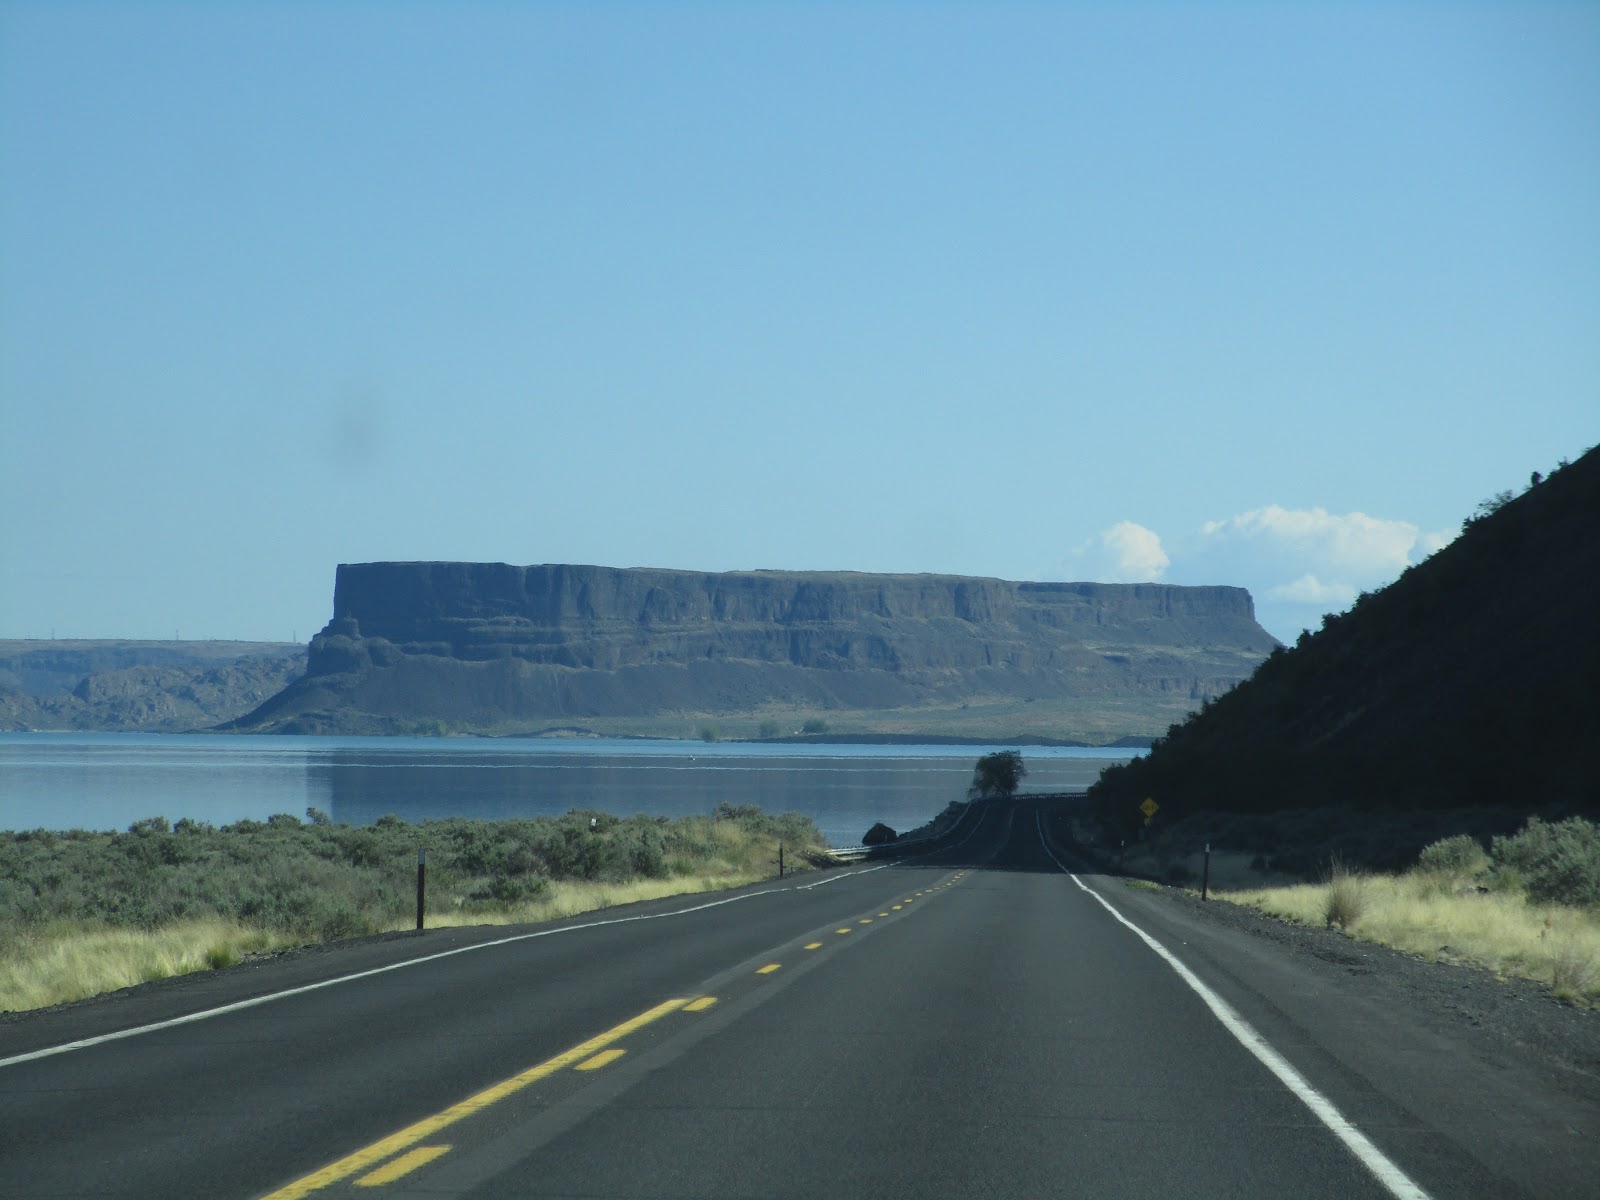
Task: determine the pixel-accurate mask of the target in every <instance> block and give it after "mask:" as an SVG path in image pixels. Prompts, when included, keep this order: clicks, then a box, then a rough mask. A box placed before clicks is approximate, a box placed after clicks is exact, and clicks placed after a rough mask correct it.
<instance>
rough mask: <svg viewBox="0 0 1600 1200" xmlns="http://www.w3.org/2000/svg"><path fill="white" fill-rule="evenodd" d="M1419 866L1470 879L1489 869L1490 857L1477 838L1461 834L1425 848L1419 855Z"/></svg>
mask: <svg viewBox="0 0 1600 1200" xmlns="http://www.w3.org/2000/svg"><path fill="white" fill-rule="evenodd" d="M1417 866H1418V868H1420V869H1421V870H1424V871H1432V872H1435V873H1436V874H1439V875H1458V876H1466V877H1469V878H1470V877H1472V876H1475V875H1481V874H1483V872H1485V871H1487V870H1488V869H1489V856H1488V855H1487V854H1485V853H1484V851H1483V847H1482V846H1480V845H1479V844H1478V839H1477V838H1474V837H1469V836H1468V835H1467V834H1464V833H1460V834H1457V835H1456V836H1455V837H1447V838H1441V839H1440V840H1439V841H1437V842H1432V843H1430V844H1428V845H1426V846H1424V847H1423V848H1422V853H1421V854H1419V855H1417Z"/></svg>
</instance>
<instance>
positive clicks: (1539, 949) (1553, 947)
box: [1213, 819, 1600, 1007]
mask: <svg viewBox="0 0 1600 1200" xmlns="http://www.w3.org/2000/svg"><path fill="white" fill-rule="evenodd" d="M1213 894H1214V896H1215V897H1216V898H1217V899H1219V900H1226V901H1230V902H1232V903H1235V904H1243V905H1248V906H1250V907H1252V908H1256V909H1258V910H1260V911H1261V912H1264V913H1266V914H1267V915H1269V916H1273V917H1278V918H1280V919H1282V920H1287V921H1293V922H1296V923H1299V924H1302V925H1326V926H1329V927H1338V928H1340V929H1342V930H1343V931H1344V932H1345V933H1346V934H1348V935H1349V936H1351V937H1353V938H1355V939H1356V940H1358V941H1365V942H1375V943H1377V944H1379V945H1383V946H1389V947H1392V948H1394V949H1397V950H1403V951H1406V952H1407V953H1410V954H1415V955H1417V956H1419V957H1421V958H1424V959H1427V960H1429V961H1435V962H1451V963H1460V964H1465V965H1469V966H1476V967H1481V968H1483V969H1485V970H1488V971H1492V972H1494V973H1495V974H1498V975H1514V976H1518V977H1520V978H1523V979H1530V980H1534V981H1535V982H1538V983H1543V984H1547V985H1549V987H1550V988H1551V990H1552V992H1553V993H1554V994H1555V995H1556V996H1557V997H1558V998H1560V999H1563V1000H1570V1001H1573V1002H1575V1003H1579V1004H1583V1005H1585V1006H1588V1007H1600V904H1597V903H1596V901H1597V900H1600V829H1597V828H1596V826H1594V825H1592V824H1590V823H1588V822H1586V821H1582V820H1578V819H1573V820H1569V821H1563V822H1560V823H1558V824H1554V825H1548V824H1545V823H1543V822H1541V821H1539V820H1537V819H1535V820H1533V821H1530V822H1529V824H1528V826H1527V828H1526V829H1524V830H1523V832H1521V833H1519V834H1517V835H1515V836H1514V837H1509V838H1495V839H1493V841H1492V842H1491V844H1490V849H1489V851H1488V852H1487V853H1486V852H1485V851H1484V849H1483V847H1482V846H1481V845H1480V844H1479V843H1478V842H1476V841H1475V840H1474V839H1472V838H1470V837H1464V836H1461V837H1453V838H1447V839H1444V840H1442V841H1439V842H1435V843H1433V844H1432V845H1430V846H1428V847H1427V848H1426V849H1424V850H1423V851H1422V854H1421V856H1420V859H1419V861H1418V864H1417V866H1416V867H1414V868H1412V869H1411V870H1409V871H1405V872H1400V873H1396V874H1365V873H1362V872H1359V871H1354V870H1350V869H1347V868H1343V867H1341V866H1339V865H1338V864H1333V865H1332V866H1331V867H1330V870H1329V871H1328V874H1327V878H1326V879H1325V880H1323V881H1322V882H1321V883H1301V884H1294V885H1289V886H1278V887H1256V888H1243V889H1238V890H1220V891H1217V892H1214V893H1213Z"/></svg>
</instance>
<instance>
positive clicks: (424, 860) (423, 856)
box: [417, 850, 428, 932]
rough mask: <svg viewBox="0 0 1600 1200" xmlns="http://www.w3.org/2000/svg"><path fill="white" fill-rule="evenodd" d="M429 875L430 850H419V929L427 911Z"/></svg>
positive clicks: (419, 929)
mask: <svg viewBox="0 0 1600 1200" xmlns="http://www.w3.org/2000/svg"><path fill="white" fill-rule="evenodd" d="M427 877H428V852H427V850H418V851H417V930H418V931H419V932H420V931H421V929H422V914H423V912H424V911H425V903H424V897H425V896H426V895H427Z"/></svg>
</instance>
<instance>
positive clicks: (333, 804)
mask: <svg viewBox="0 0 1600 1200" xmlns="http://www.w3.org/2000/svg"><path fill="white" fill-rule="evenodd" d="M992 749H995V747H984V746H815V745H806V746H774V745H757V744H748V743H734V742H722V743H712V744H707V743H704V742H667V741H627V740H609V739H596V740H588V739H583V740H570V741H567V740H560V741H557V740H551V739H545V738H529V739H510V738H507V739H481V740H480V739H469V738H337V737H261V736H257V737H250V736H232V737H230V736H213V735H209V734H113V733H103V734H102V733H0V828H4V829H36V828H41V827H42V828H47V829H126V828H127V827H128V826H129V825H130V824H132V823H133V822H134V821H137V820H141V819H143V818H145V817H155V816H160V817H166V818H167V819H168V820H169V821H177V820H178V819H180V818H182V817H191V818H193V819H195V820H200V821H210V822H212V823H213V824H217V825H223V824H228V823H230V822H233V821H237V820H239V819H240V818H242V817H251V818H254V819H256V820H264V819H265V818H267V817H269V816H271V815H272V814H273V813H292V814H293V815H295V816H297V817H303V816H304V815H305V811H306V809H307V808H319V809H322V810H323V811H324V812H326V813H328V814H330V815H331V816H332V817H333V819H334V820H335V821H342V822H346V823H348V824H351V825H364V824H370V823H371V822H373V821H375V820H377V819H378V818H379V817H381V816H383V815H384V814H385V813H394V814H395V815H396V816H399V817H402V818H404V819H405V820H407V821H420V820H424V819H427V818H432V817H446V816H468V817H481V818H485V819H491V820H492V819H497V818H501V817H525V816H539V815H544V814H554V813H563V812H566V811H567V810H568V809H572V808H592V809H598V810H600V811H602V812H610V813H615V814H617V815H619V816H629V815H632V814H634V813H641V812H642V813H649V814H651V815H657V816H669V817H675V816H683V815H687V814H690V813H705V812H710V811H711V810H712V809H714V808H716V806H717V805H718V804H721V803H724V802H727V803H730V804H757V805H760V806H761V807H762V808H765V809H768V810H770V811H774V812H783V811H788V810H793V811H796V812H801V813H804V814H806V815H807V816H809V817H811V818H812V819H813V820H814V821H816V823H817V825H818V826H819V827H821V829H822V831H823V833H824V834H825V835H826V837H827V838H828V841H829V842H830V843H831V844H832V845H836V846H840V845H854V844H856V843H858V842H859V841H860V840H861V835H862V834H863V833H865V832H866V831H867V829H868V828H869V827H870V826H871V825H872V823H873V822H875V821H884V822H886V823H888V824H889V825H891V826H893V827H894V828H895V829H898V830H905V829H909V828H913V827H915V826H917V825H920V824H922V823H923V822H924V821H926V820H928V819H929V818H930V817H932V816H933V815H934V814H936V813H938V812H939V811H940V810H942V809H943V808H944V806H945V805H946V804H948V803H949V802H950V801H952V800H960V799H962V798H964V797H965V795H966V790H967V784H968V783H969V782H971V779H972V767H973V764H974V763H975V762H976V761H977V760H978V758H979V757H980V756H981V755H983V754H986V753H988V752H989V751H990V750H992ZM1142 753H1143V751H1142V750H1107V749H1093V750H1085V749H1078V748H1074V747H1057V746H1027V747H1023V748H1022V756H1023V762H1024V764H1025V765H1026V767H1027V770H1028V775H1027V778H1026V779H1025V780H1024V781H1023V788H1022V790H1023V791H1026V792H1053V791H1067V790H1073V789H1078V788H1083V787H1086V786H1088V785H1089V784H1090V783H1093V782H1094V780H1095V779H1096V778H1097V777H1098V776H1099V774H1100V772H1101V771H1102V770H1103V769H1104V768H1105V767H1106V766H1107V765H1109V764H1110V763H1113V762H1125V761H1127V760H1128V759H1129V758H1132V757H1134V756H1135V755H1138V754H1142Z"/></svg>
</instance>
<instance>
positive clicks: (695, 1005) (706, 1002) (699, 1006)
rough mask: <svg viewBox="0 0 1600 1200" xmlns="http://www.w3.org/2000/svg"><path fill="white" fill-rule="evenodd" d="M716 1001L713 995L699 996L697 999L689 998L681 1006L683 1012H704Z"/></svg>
mask: <svg viewBox="0 0 1600 1200" xmlns="http://www.w3.org/2000/svg"><path fill="white" fill-rule="evenodd" d="M716 1002H717V998H716V997H715V996H701V997H700V999H698V1000H691V1001H689V1003H687V1004H685V1005H684V1006H683V1011H684V1012H705V1010H706V1009H708V1008H710V1007H711V1006H712V1005H713V1004H715V1003H716Z"/></svg>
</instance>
